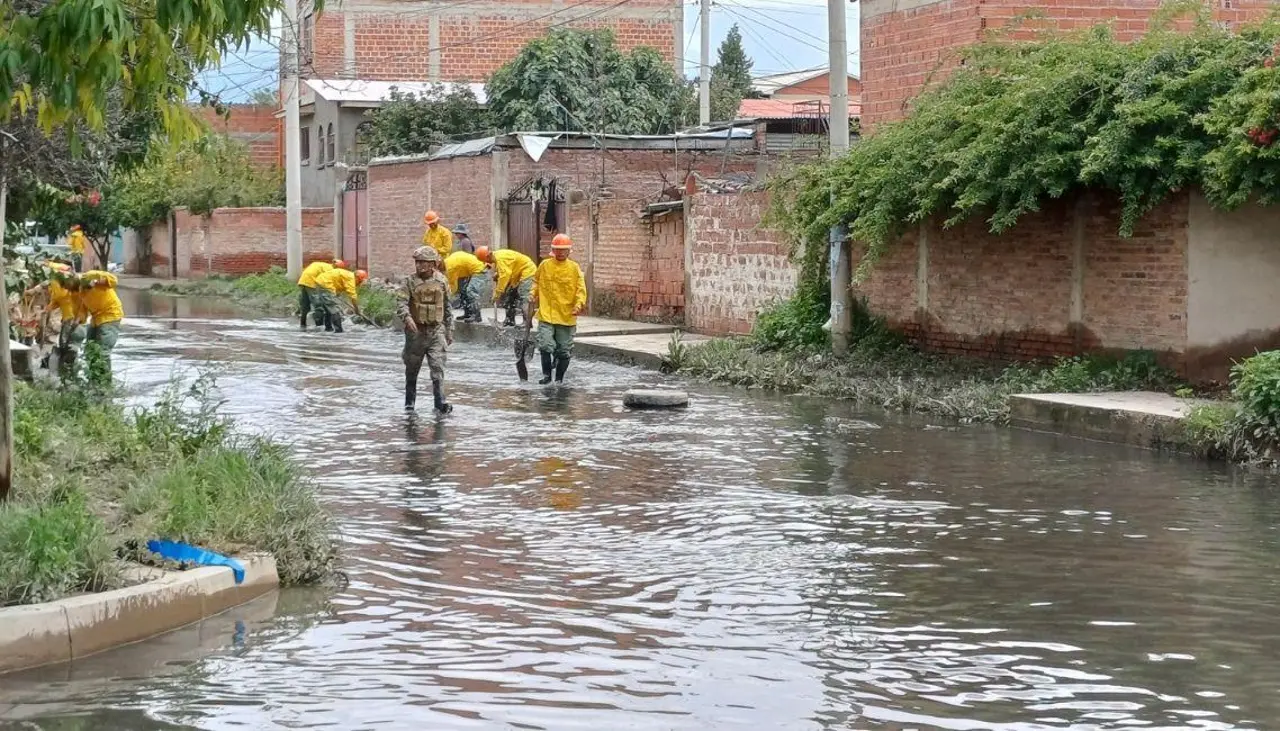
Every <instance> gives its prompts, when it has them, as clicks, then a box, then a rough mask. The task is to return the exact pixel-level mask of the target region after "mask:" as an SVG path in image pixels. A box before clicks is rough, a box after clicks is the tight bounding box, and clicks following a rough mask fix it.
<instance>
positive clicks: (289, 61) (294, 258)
mask: <svg viewBox="0 0 1280 731" xmlns="http://www.w3.org/2000/svg"><path fill="white" fill-rule="evenodd" d="M280 42H281V43H282V44H283V45H282V48H284V68H282V69H281V71H282V72H283V73H284V179H285V180H284V192H285V263H286V266H287V267H288V272H289V279H291V280H296V279H297V278H298V277H299V276H301V274H302V177H301V176H302V129H301V126H302V125H301V122H300V121H299V119H298V114H299V113H298V102H299V95H300V93H301V89H300V86H299V81H298V72H299V63H298V60H299V58H298V57H299V48H298V0H285V3H284V28H282V29H281V33H280Z"/></svg>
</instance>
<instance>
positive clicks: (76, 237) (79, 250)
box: [67, 231, 89, 255]
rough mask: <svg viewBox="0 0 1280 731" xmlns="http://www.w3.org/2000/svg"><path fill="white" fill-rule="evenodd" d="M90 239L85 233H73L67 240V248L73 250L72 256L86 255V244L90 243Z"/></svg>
mask: <svg viewBox="0 0 1280 731" xmlns="http://www.w3.org/2000/svg"><path fill="white" fill-rule="evenodd" d="M88 241H89V237H87V236H85V235H84V232H83V231H72V232H71V236H69V237H68V238H67V246H68V247H70V248H71V253H72V254H81V255H83V254H84V248H85V244H86V243H88Z"/></svg>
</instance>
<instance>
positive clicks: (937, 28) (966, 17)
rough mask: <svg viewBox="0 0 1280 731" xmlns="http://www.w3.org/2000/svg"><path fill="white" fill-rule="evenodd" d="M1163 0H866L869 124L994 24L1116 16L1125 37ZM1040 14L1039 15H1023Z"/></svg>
mask: <svg viewBox="0 0 1280 731" xmlns="http://www.w3.org/2000/svg"><path fill="white" fill-rule="evenodd" d="M1162 3H1163V0H1035V1H1031V2H1029V1H1028V0H863V2H862V8H861V39H862V45H861V59H862V71H861V76H862V82H863V84H864V90H863V92H862V129H863V131H864V132H872V131H874V128H875V126H876V125H877V124H880V123H883V122H889V121H893V120H896V119H901V118H902V117H903V116H904V115H905V114H906V112H907V110H908V108H909V106H910V102H911V100H912V99H913V98H915V96H916V95H917V94H919V93H920V90H921V89H923V88H924V85H925V83H926V81H927V80H928V79H929V78H930V77H932V78H933V79H934V80H935V81H936V80H938V79H941V78H942V77H943V75H944V74H945V72H946V71H947V70H948V69H951V68H953V67H954V66H955V64H956V63H958V57H957V54H956V51H957V50H958V49H960V48H962V47H964V46H968V45H971V44H974V43H977V42H978V41H980V40H981V39H982V38H983V36H984V34H985V33H987V32H988V31H991V30H997V29H1001V28H1006V27H1008V26H1009V24H1010V23H1013V22H1022V23H1025V25H1024V27H1025V28H1026V29H1027V32H1028V33H1030V32H1032V31H1033V30H1034V29H1036V28H1057V29H1061V30H1073V29H1077V28H1087V27H1091V26H1094V25H1097V24H1098V23H1103V22H1111V23H1113V24H1114V26H1113V27H1114V28H1115V32H1116V34H1117V36H1118V37H1119V38H1122V39H1128V38H1135V37H1137V36H1139V35H1141V34H1142V33H1144V32H1146V30H1147V23H1148V21H1149V19H1150V18H1151V16H1152V15H1153V14H1154V13H1155V12H1156V10H1157V9H1158V8H1159V7H1160V6H1161V4H1162ZM1212 7H1213V14H1214V17H1215V19H1217V20H1219V21H1222V22H1227V23H1240V22H1246V21H1249V20H1257V19H1261V18H1263V17H1265V16H1266V14H1267V13H1269V12H1271V10H1272V8H1273V7H1275V3H1274V2H1273V1H1272V0H1212ZM1028 14H1033V15H1035V16H1036V18H1035V19H1034V20H1026V21H1021V20H1019V19H1020V18H1023V17H1025V16H1028Z"/></svg>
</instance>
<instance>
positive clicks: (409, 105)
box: [367, 84, 490, 155]
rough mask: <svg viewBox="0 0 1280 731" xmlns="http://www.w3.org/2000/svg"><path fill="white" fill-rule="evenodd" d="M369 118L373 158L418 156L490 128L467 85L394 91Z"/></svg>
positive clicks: (440, 85)
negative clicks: (441, 144)
mask: <svg viewBox="0 0 1280 731" xmlns="http://www.w3.org/2000/svg"><path fill="white" fill-rule="evenodd" d="M368 117H369V125H368V130H369V131H368V135H367V139H368V141H369V151H370V152H371V153H372V154H374V155H416V154H419V153H424V152H427V151H428V150H430V149H431V147H433V146H435V145H439V144H440V143H442V142H445V141H446V140H449V139H466V138H468V137H475V136H478V135H480V134H482V133H484V132H486V131H488V130H489V129H490V125H489V114H488V112H487V111H486V110H485V108H484V107H483V106H481V104H480V102H479V101H478V100H477V99H476V95H475V93H474V92H472V91H471V87H470V86H467V85H466V84H455V85H453V86H451V87H448V88H446V87H445V86H444V85H443V84H434V85H433V86H432V88H431V89H430V91H427V92H424V93H422V94H413V93H411V92H402V91H400V90H399V89H394V88H393V89H392V90H391V99H390V100H388V101H387V102H386V103H385V104H383V105H382V106H381V107H379V108H378V109H374V110H370V112H369V113H368Z"/></svg>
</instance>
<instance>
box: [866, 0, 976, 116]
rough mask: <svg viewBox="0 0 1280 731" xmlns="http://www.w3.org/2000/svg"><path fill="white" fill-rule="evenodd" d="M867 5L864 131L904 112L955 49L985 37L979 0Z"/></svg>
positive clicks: (941, 71)
mask: <svg viewBox="0 0 1280 731" xmlns="http://www.w3.org/2000/svg"><path fill="white" fill-rule="evenodd" d="M880 1H881V2H884V0H880ZM875 12H876V8H875V5H874V4H873V3H863V5H862V13H863V14H862V22H861V33H860V35H861V41H862V42H861V52H860V55H861V67H860V68H861V74H860V75H861V78H862V130H863V132H864V133H869V132H871V131H872V130H873V128H874V127H875V125H876V124H879V123H881V122H886V121H890V120H894V119H899V118H901V117H902V116H903V109H904V106H905V105H906V104H907V102H908V101H909V100H910V99H911V98H912V97H914V96H915V95H916V94H917V93H919V91H920V89H921V87H923V86H924V83H925V79H926V78H927V77H928V76H929V75H930V74H931V73H935V72H936V73H945V71H946V69H947V68H949V67H950V66H949V64H947V63H943V64H941V65H940V64H939V61H940V60H941V59H945V58H946V57H947V56H948V54H949V53H950V52H951V51H952V50H953V49H955V48H957V47H959V46H963V45H968V44H970V43H975V42H977V40H978V39H979V38H980V37H981V33H982V17H981V14H980V6H979V0H940V1H939V2H935V3H931V4H929V5H923V6H921V7H916V8H912V9H908V10H898V11H895V12H889V13H884V12H881V13H879V14H873V13H875Z"/></svg>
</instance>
